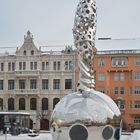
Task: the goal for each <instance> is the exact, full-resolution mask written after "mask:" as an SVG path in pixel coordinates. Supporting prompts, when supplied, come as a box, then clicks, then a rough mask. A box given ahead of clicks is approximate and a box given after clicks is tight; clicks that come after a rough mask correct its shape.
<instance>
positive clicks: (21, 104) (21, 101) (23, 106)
mask: <svg viewBox="0 0 140 140" xmlns="http://www.w3.org/2000/svg"><path fill="white" fill-rule="evenodd" d="M19 110H25V99H24V98H20V99H19Z"/></svg>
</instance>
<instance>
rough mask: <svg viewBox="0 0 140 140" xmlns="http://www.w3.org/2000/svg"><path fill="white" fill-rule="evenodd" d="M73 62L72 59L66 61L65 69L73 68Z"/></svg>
mask: <svg viewBox="0 0 140 140" xmlns="http://www.w3.org/2000/svg"><path fill="white" fill-rule="evenodd" d="M72 68H73V64H72V61H65V70H72Z"/></svg>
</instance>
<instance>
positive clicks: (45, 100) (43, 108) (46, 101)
mask: <svg viewBox="0 0 140 140" xmlns="http://www.w3.org/2000/svg"><path fill="white" fill-rule="evenodd" d="M42 110H48V98H43V99H42Z"/></svg>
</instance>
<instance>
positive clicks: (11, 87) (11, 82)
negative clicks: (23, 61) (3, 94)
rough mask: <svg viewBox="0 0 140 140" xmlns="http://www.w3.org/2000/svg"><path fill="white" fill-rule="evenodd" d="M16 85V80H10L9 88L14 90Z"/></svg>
mask: <svg viewBox="0 0 140 140" xmlns="http://www.w3.org/2000/svg"><path fill="white" fill-rule="evenodd" d="M14 87H15V83H14V80H8V90H13V89H14Z"/></svg>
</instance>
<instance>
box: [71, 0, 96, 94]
mask: <svg viewBox="0 0 140 140" xmlns="http://www.w3.org/2000/svg"><path fill="white" fill-rule="evenodd" d="M95 34H96V4H95V1H94V0H81V1H80V2H79V4H78V6H77V11H76V15H75V22H74V28H73V35H74V43H75V46H76V48H77V51H78V59H79V67H80V77H79V86H78V89H80V90H82V91H91V89H94V73H93V69H92V68H93V66H92V64H93V56H94V48H95ZM86 93H87V92H86Z"/></svg>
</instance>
